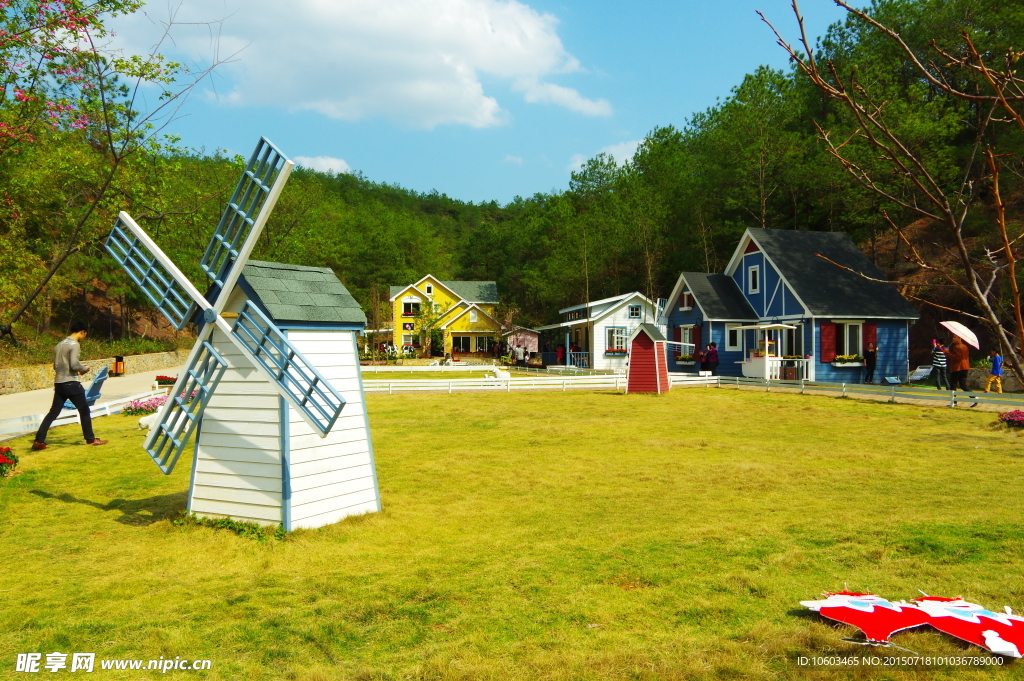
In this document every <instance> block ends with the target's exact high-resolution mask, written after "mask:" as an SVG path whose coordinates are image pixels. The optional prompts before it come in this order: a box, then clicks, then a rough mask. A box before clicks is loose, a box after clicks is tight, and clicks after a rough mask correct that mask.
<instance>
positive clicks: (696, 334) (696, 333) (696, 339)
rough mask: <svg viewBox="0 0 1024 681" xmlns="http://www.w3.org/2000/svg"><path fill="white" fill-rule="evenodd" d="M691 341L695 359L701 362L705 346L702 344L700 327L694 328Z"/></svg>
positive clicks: (691, 332)
mask: <svg viewBox="0 0 1024 681" xmlns="http://www.w3.org/2000/svg"><path fill="white" fill-rule="evenodd" d="M690 341H691V342H692V343H693V359H694V360H696V361H698V362H699V361H700V356H701V354H702V352H701V351H702V350H703V349H704V346H703V345H701V344H700V327H699V326H694V327H693V329H692V330H691V331H690Z"/></svg>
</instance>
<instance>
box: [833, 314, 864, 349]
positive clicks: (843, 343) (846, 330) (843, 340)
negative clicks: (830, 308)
mask: <svg viewBox="0 0 1024 681" xmlns="http://www.w3.org/2000/svg"><path fill="white" fill-rule="evenodd" d="M835 325H836V354H837V355H861V356H863V355H864V323H863V322H851V321H841V322H839V321H837V322H835ZM851 328H855V329H857V331H856V334H855V336H854V338H855V339H856V341H857V349H856V350H855V351H854V352H851V351H850V348H849V343H848V341H849V340H850V329H851Z"/></svg>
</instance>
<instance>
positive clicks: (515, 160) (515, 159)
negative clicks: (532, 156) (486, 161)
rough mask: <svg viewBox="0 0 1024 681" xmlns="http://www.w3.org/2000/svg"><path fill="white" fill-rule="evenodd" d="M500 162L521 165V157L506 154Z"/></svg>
mask: <svg viewBox="0 0 1024 681" xmlns="http://www.w3.org/2000/svg"><path fill="white" fill-rule="evenodd" d="M502 163H511V164H513V165H517V166H521V165H523V157H522V156H513V155H512V154H508V155H507V156H505V159H504V160H503V161H502Z"/></svg>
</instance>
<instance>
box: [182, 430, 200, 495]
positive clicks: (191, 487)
mask: <svg viewBox="0 0 1024 681" xmlns="http://www.w3.org/2000/svg"><path fill="white" fill-rule="evenodd" d="M202 434H203V417H202V416H200V417H199V423H198V424H197V425H196V432H195V438H196V439H195V442H193V443H192V476H191V477H190V478H189V481H188V503H187V504H186V505H185V510H186V511H187V512H189V513H191V512H192V495H194V494H195V493H196V467H197V466H198V465H199V437H200V436H201V435H202Z"/></svg>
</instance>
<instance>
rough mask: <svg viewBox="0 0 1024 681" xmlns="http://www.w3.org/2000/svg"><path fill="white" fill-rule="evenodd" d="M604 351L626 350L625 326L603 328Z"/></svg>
mask: <svg viewBox="0 0 1024 681" xmlns="http://www.w3.org/2000/svg"><path fill="white" fill-rule="evenodd" d="M604 338H605V350H628V349H629V333H628V329H627V328H626V327H625V326H606V327H605V333H604Z"/></svg>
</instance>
